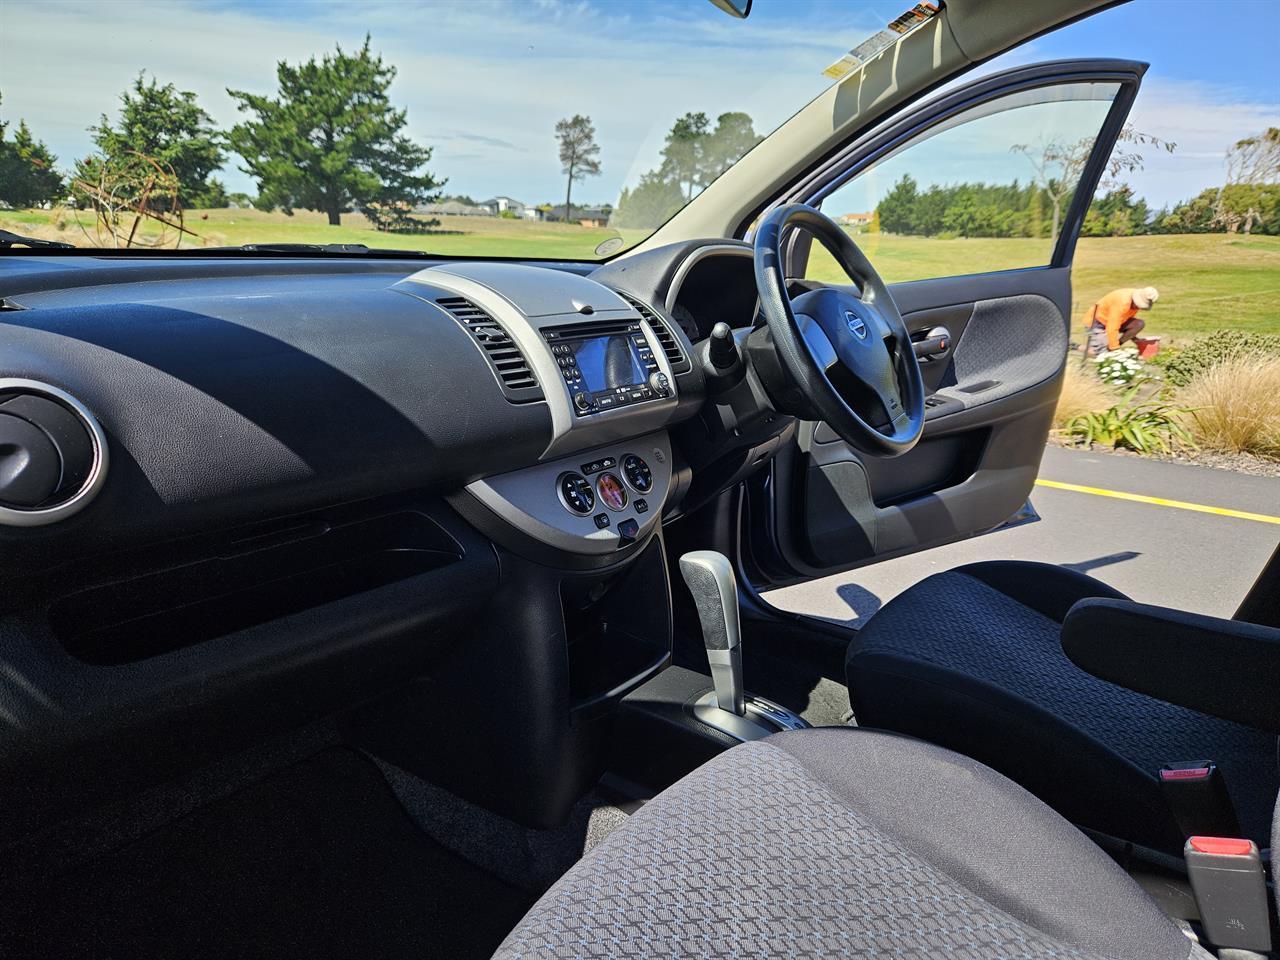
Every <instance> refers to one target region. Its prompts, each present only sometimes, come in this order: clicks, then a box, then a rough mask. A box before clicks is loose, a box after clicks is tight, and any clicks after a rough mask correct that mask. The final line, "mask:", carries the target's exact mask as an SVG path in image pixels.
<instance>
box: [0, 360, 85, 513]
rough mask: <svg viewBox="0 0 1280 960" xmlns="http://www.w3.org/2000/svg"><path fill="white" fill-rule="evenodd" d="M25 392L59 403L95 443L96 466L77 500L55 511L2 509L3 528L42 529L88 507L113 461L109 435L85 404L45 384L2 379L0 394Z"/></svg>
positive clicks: (72, 500)
mask: <svg viewBox="0 0 1280 960" xmlns="http://www.w3.org/2000/svg"><path fill="white" fill-rule="evenodd" d="M9 390H22V391H25V392H27V393H36V394H43V395H44V396H46V397H50V398H51V399H54V400H57V401H59V402H61V403H62V404H64V405H65V406H67V407H70V408H71V410H72V411H73V412H74V413H75V415H76V416H77V417H79V418H80V422H81V423H83V424H84V426H85V427H86V428H87V429H88V431H89V436H90V437H91V439H92V440H93V465H92V466H91V467H90V468H89V476H88V478H87V479H86V480H85V482H84V485H83V486H82V487H81V488H80V490H79V491H78V492H77V493H76V495H75V496H74V497H72V498H71V499H70V500H67V501H65V502H63V503H60V504H58V505H57V506H53V507H46V508H45V509H43V510H21V509H18V508H15V507H0V524H3V525H5V526H11V527H42V526H44V525H46V524H50V523H57V522H58V521H59V520H65V519H66V518H67V517H69V516H71V515H72V514H75V513H78V512H79V511H81V510H83V509H84V508H85V507H87V506H88V505H89V501H91V500H92V499H93V498H94V497H96V496H97V495H98V491H100V490H101V489H102V487H103V484H105V483H106V482H107V464H108V461H109V459H110V457H109V454H108V452H107V435H106V433H104V432H103V430H102V426H101V425H100V424H99V423H98V421H97V418H96V417H94V415H93V414H92V413H90V412H89V408H88V407H86V406H85V405H84V404H83V403H81V402H80V401H79V400H77V399H76V398H75V397H73V396H72V395H71V394H69V393H67V392H66V391H65V390H60V389H59V388H57V387H54V386H50V385H49V384H47V383H42V382H41V381H39V380H26V379H23V378H20V377H3V378H0V392H3V391H9Z"/></svg>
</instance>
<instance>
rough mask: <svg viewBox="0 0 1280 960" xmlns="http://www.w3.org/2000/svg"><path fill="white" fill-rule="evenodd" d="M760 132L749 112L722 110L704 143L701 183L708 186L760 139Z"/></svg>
mask: <svg viewBox="0 0 1280 960" xmlns="http://www.w3.org/2000/svg"><path fill="white" fill-rule="evenodd" d="M760 139H761V138H760V135H759V134H758V133H756V131H755V127H754V126H753V124H752V122H751V117H750V115H748V114H745V113H740V112H730V113H722V114H720V116H718V117H716V127H715V129H714V130H712V131H711V133H710V134H708V136H707V139H706V142H705V145H704V147H703V154H704V155H703V161H702V185H703V186H706V185H707V184H709V183H711V181H712V180H714V179H715V178H716V177H718V176H720V174H722V173H724V172H725V171H726V170H728V169H729V168H730V167H731V166H733V165H734V164H735V163H737V162H738V160H740V159H741V158H742V157H743V156H744V155H745V154H746V152H747V151H748V150H750V149H751V148H752V147H754V146H755V145H756V144H757V143H759V142H760Z"/></svg>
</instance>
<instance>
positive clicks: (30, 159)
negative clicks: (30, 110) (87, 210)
mask: <svg viewBox="0 0 1280 960" xmlns="http://www.w3.org/2000/svg"><path fill="white" fill-rule="evenodd" d="M8 129H9V125H8V124H7V123H5V122H3V121H0V205H3V206H6V207H11V208H13V209H20V208H23V207H35V206H40V205H42V204H46V203H54V202H56V201H57V200H59V199H60V198H61V197H62V196H63V195H64V194H65V193H66V184H64V183H63V181H62V177H61V176H60V175H59V174H58V171H57V170H56V169H55V168H54V164H55V163H57V160H58V158H57V157H55V156H54V155H53V154H52V153H50V152H49V148H48V147H46V146H45V145H44V144H43V143H41V142H40V141H39V140H37V139H36V138H35V137H34V136H32V134H31V131H30V129H28V127H27V122H26V121H25V120H19V121H18V129H17V130H16V131H15V132H14V136H13V139H12V140H9V139H7V138H6V137H5V134H6V132H7V130H8Z"/></svg>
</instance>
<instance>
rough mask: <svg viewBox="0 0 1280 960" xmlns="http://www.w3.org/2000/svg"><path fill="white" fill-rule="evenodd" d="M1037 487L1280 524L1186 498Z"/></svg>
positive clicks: (1055, 484) (1056, 483)
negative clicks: (1173, 498) (1177, 498)
mask: <svg viewBox="0 0 1280 960" xmlns="http://www.w3.org/2000/svg"><path fill="white" fill-rule="evenodd" d="M1036 486H1037V487H1051V488H1053V489H1054V490H1071V491H1074V492H1075V493H1091V494H1093V495H1094V496H1095V497H1113V498H1115V499H1116V500H1132V501H1133V502H1135V503H1150V504H1154V505H1155V506H1157V507H1174V508H1176V509H1178V510H1194V511H1195V512H1196V513H1212V514H1216V515H1217V516H1219V517H1235V518H1237V519H1239V520H1256V521H1258V522H1259V523H1275V524H1280V517H1271V516H1268V515H1267V514H1265V513H1249V512H1248V511H1245V510H1229V509H1228V508H1226V507H1209V506H1206V505H1205V504H1203V503H1187V502H1186V501H1185V500H1166V499H1164V498H1163V497H1147V496H1143V495H1142V494H1140V493H1124V492H1122V491H1120V490H1104V489H1102V488H1101V487H1086V486H1082V485H1081V484H1078V483H1063V482H1061V481H1060V480H1036Z"/></svg>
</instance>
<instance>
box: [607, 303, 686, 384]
mask: <svg viewBox="0 0 1280 960" xmlns="http://www.w3.org/2000/svg"><path fill="white" fill-rule="evenodd" d="M614 293H616V294H617V295H618V296H620V297H621V298H622V299H623V300H625V301H627V303H629V304H631V306H633V307H635V308H636V312H637V313H639V314H640V316H642V317H644V318H645V319H646V320H648V321H649V326H651V327H653V332H654V333H655V334H656V335H657V337H658V343H660V344H662V352H663V353H665V354H666V355H667V363H669V364H671V372H672V373H688V372H689V371H690V370H692V369H693V367H692V366H691V365H690V363H689V358H688V357H686V356H685V354H684V348H683V347H681V345H680V339H679V338H678V337H677V336H676V335H675V334H674V333H673V332H672V330H671V325H670V324H668V323H667V321H666V319H664V318H663V317H661V316H659V315H658V311H656V310H654V309H653V307H651V306H649V305H648V304H647V303H645V302H644V301H643V300H637V299H636V298H635V297H633V296H631V294H629V293H624V292H623V291H621V290H615V291H614Z"/></svg>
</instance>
